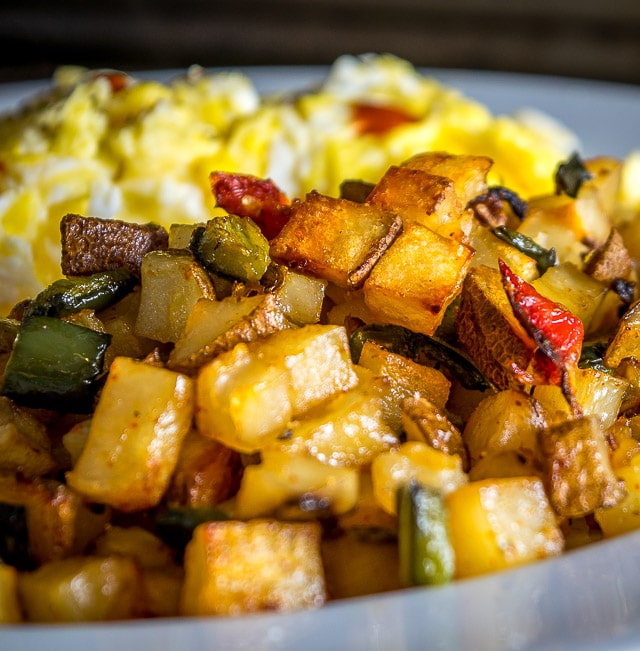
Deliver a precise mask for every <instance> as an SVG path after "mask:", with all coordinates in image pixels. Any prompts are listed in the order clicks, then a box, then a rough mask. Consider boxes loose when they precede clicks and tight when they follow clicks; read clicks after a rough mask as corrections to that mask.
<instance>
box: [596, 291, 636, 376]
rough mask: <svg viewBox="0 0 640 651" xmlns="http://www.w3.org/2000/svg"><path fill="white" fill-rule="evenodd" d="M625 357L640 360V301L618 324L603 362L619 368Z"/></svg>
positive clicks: (632, 306)
mask: <svg viewBox="0 0 640 651" xmlns="http://www.w3.org/2000/svg"><path fill="white" fill-rule="evenodd" d="M625 357H636V358H638V359H640V301H636V302H635V303H634V304H633V305H631V307H630V308H629V309H628V310H627V311H626V312H625V313H624V315H623V316H622V318H621V319H620V321H619V322H618V327H617V329H616V332H615V334H614V336H613V338H612V339H611V341H610V342H609V345H608V346H607V350H606V352H605V354H604V360H603V361H604V363H605V364H606V365H607V366H609V367H611V368H617V367H618V365H619V364H620V362H621V361H622V360H623V359H624V358H625Z"/></svg>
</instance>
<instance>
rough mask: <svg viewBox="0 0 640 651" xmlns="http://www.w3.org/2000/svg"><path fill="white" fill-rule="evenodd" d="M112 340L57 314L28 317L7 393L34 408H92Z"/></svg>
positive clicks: (10, 369) (7, 377) (13, 353)
mask: <svg viewBox="0 0 640 651" xmlns="http://www.w3.org/2000/svg"><path fill="white" fill-rule="evenodd" d="M110 340H111V336H110V335H108V334H105V333H102V332H96V331H95V330H91V329H90V328H85V327H82V326H79V325H75V324H73V323H68V322H67V321H62V320H61V319H57V318H55V317H48V316H34V317H30V318H28V319H25V321H23V323H22V325H21V326H20V329H19V331H18V335H17V336H16V339H15V342H14V344H13V349H12V351H11V354H10V356H9V359H8V361H7V366H6V368H5V373H4V383H3V386H2V394H3V395H5V396H8V397H9V398H11V399H12V400H14V401H15V402H16V403H18V404H22V405H26V406H30V407H38V408H44V409H54V410H56V409H57V410H61V409H64V411H69V412H76V413H88V412H90V411H91V410H92V408H93V400H94V397H95V393H96V391H97V388H98V380H99V377H100V375H101V373H102V370H103V364H104V353H105V350H106V348H107V346H108V345H109V342H110Z"/></svg>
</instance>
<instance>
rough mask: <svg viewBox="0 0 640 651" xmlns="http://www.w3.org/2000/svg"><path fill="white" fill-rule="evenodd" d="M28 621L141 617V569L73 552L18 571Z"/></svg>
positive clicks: (119, 558) (125, 561)
mask: <svg viewBox="0 0 640 651" xmlns="http://www.w3.org/2000/svg"><path fill="white" fill-rule="evenodd" d="M19 590H20V598H21V601H22V604H23V608H24V611H25V615H26V619H27V621H30V622H52V623H53V622H56V623H60V622H99V621H101V622H104V621H114V620H122V619H131V618H134V617H137V616H138V615H139V606H140V597H141V595H142V584H141V576H140V571H139V569H138V567H137V565H136V563H135V562H134V561H133V560H132V559H130V558H124V557H122V556H111V557H108V558H99V557H95V556H82V557H79V556H74V557H72V558H67V559H64V560H61V561H53V562H51V563H47V564H46V565H42V566H41V567H39V568H38V569H37V570H34V571H33V572H26V573H24V574H21V575H20V580H19Z"/></svg>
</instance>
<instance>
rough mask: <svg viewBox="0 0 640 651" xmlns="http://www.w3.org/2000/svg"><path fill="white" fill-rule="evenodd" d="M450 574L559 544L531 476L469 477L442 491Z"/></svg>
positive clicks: (525, 557) (525, 558)
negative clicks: (451, 558)
mask: <svg viewBox="0 0 640 651" xmlns="http://www.w3.org/2000/svg"><path fill="white" fill-rule="evenodd" d="M445 505H446V506H447V510H448V513H449V539H450V541H451V545H452V547H453V550H454V553H455V558H456V577H457V578H466V577H470V576H476V575H479V574H486V573H488V572H495V571H498V570H503V569H506V568H509V567H515V566H517V565H522V564H524V563H530V562H532V561H537V560H539V559H542V558H547V557H549V556H557V555H558V554H560V553H561V552H562V551H563V549H564V538H563V535H562V532H561V530H560V528H559V527H558V524H557V522H556V515H555V513H554V512H553V509H552V508H551V506H550V504H549V500H548V499H547V495H546V493H545V490H544V486H543V483H542V481H541V480H540V479H538V478H536V477H508V478H499V479H485V480H482V481H473V482H469V483H468V484H466V485H464V486H462V487H461V488H458V489H457V490H455V491H452V492H450V493H448V494H447V495H446V496H445Z"/></svg>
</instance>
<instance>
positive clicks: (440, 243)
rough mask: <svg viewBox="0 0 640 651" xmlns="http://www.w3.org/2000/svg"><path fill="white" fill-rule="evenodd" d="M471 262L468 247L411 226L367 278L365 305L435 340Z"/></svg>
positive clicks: (388, 319) (382, 317) (388, 320)
mask: <svg viewBox="0 0 640 651" xmlns="http://www.w3.org/2000/svg"><path fill="white" fill-rule="evenodd" d="M472 258H473V250H472V249H470V248H469V247H468V246H466V245H464V244H461V243H459V242H457V241H456V240H453V239H451V238H448V237H443V236H442V235H438V233H435V232H434V231H432V230H431V229H430V228H427V227H426V226H423V225H422V224H418V223H416V222H413V223H410V224H408V225H407V227H406V228H405V230H404V231H403V232H402V234H401V235H400V236H399V237H398V239H397V240H396V241H395V242H394V243H393V245H392V246H391V247H390V248H389V249H388V250H387V252H386V253H385V254H384V255H383V256H382V258H381V259H380V261H379V262H378V264H377V265H376V266H375V267H374V268H373V270H372V271H371V274H370V275H369V278H367V280H366V282H365V284H364V300H365V304H366V305H367V307H368V308H369V309H370V310H371V312H372V313H373V314H374V315H375V316H376V317H377V318H378V319H380V320H382V321H385V322H387V323H393V324H395V325H401V326H404V327H406V328H409V329H410V330H413V331H415V332H421V333H423V334H426V335H432V334H433V333H434V332H435V331H436V329H437V327H438V326H439V325H440V323H441V322H442V319H443V317H444V313H445V310H446V309H447V307H448V306H449V305H450V304H451V302H452V301H453V300H454V299H455V298H456V296H457V295H458V294H459V293H460V288H461V287H462V282H463V280H464V277H465V274H466V272H467V269H468V268H469V265H470V263H471V259H472Z"/></svg>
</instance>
